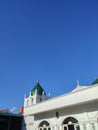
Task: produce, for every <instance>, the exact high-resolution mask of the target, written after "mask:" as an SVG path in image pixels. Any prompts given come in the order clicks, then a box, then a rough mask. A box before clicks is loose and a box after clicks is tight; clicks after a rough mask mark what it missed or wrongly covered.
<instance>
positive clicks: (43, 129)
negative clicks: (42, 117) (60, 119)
mask: <svg viewBox="0 0 98 130" xmlns="http://www.w3.org/2000/svg"><path fill="white" fill-rule="evenodd" d="M38 130H51V128H50V124H49V123H48V122H47V121H42V122H41V123H40V124H39V127H38Z"/></svg>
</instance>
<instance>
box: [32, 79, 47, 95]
mask: <svg viewBox="0 0 98 130" xmlns="http://www.w3.org/2000/svg"><path fill="white" fill-rule="evenodd" d="M35 93H37V94H38V95H42V94H43V93H44V94H45V91H44V89H43V88H42V87H41V85H40V83H39V80H37V82H36V85H35V87H34V88H33V89H32V90H31V95H32V96H33V95H34V94H35Z"/></svg>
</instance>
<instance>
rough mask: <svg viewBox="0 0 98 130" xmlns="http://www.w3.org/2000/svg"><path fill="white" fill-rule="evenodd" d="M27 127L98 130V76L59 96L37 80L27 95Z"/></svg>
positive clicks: (32, 129)
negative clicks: (84, 84)
mask: <svg viewBox="0 0 98 130" xmlns="http://www.w3.org/2000/svg"><path fill="white" fill-rule="evenodd" d="M23 130H98V79H96V81H95V82H93V84H92V85H91V86H80V85H79V84H78V85H77V87H76V88H75V89H74V90H73V91H71V92H70V93H67V94H64V95H61V96H58V97H55V98H50V97H49V96H48V97H47V96H46V93H45V91H44V90H43V88H42V87H41V86H40V84H39V82H38V81H37V83H36V85H35V87H34V88H33V89H32V90H31V92H30V95H29V97H28V98H26V97H25V98H24V122H23Z"/></svg>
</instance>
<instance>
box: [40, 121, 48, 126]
mask: <svg viewBox="0 0 98 130" xmlns="http://www.w3.org/2000/svg"><path fill="white" fill-rule="evenodd" d="M49 125H50V124H49V122H47V121H42V122H41V123H40V124H39V127H43V126H49Z"/></svg>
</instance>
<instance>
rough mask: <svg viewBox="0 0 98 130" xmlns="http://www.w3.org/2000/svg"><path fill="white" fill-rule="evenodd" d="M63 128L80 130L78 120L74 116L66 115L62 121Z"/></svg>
mask: <svg viewBox="0 0 98 130" xmlns="http://www.w3.org/2000/svg"><path fill="white" fill-rule="evenodd" d="M62 125H63V130H80V127H79V124H78V120H77V119H75V118H74V117H67V118H66V119H65V120H64V121H63V123H62Z"/></svg>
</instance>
